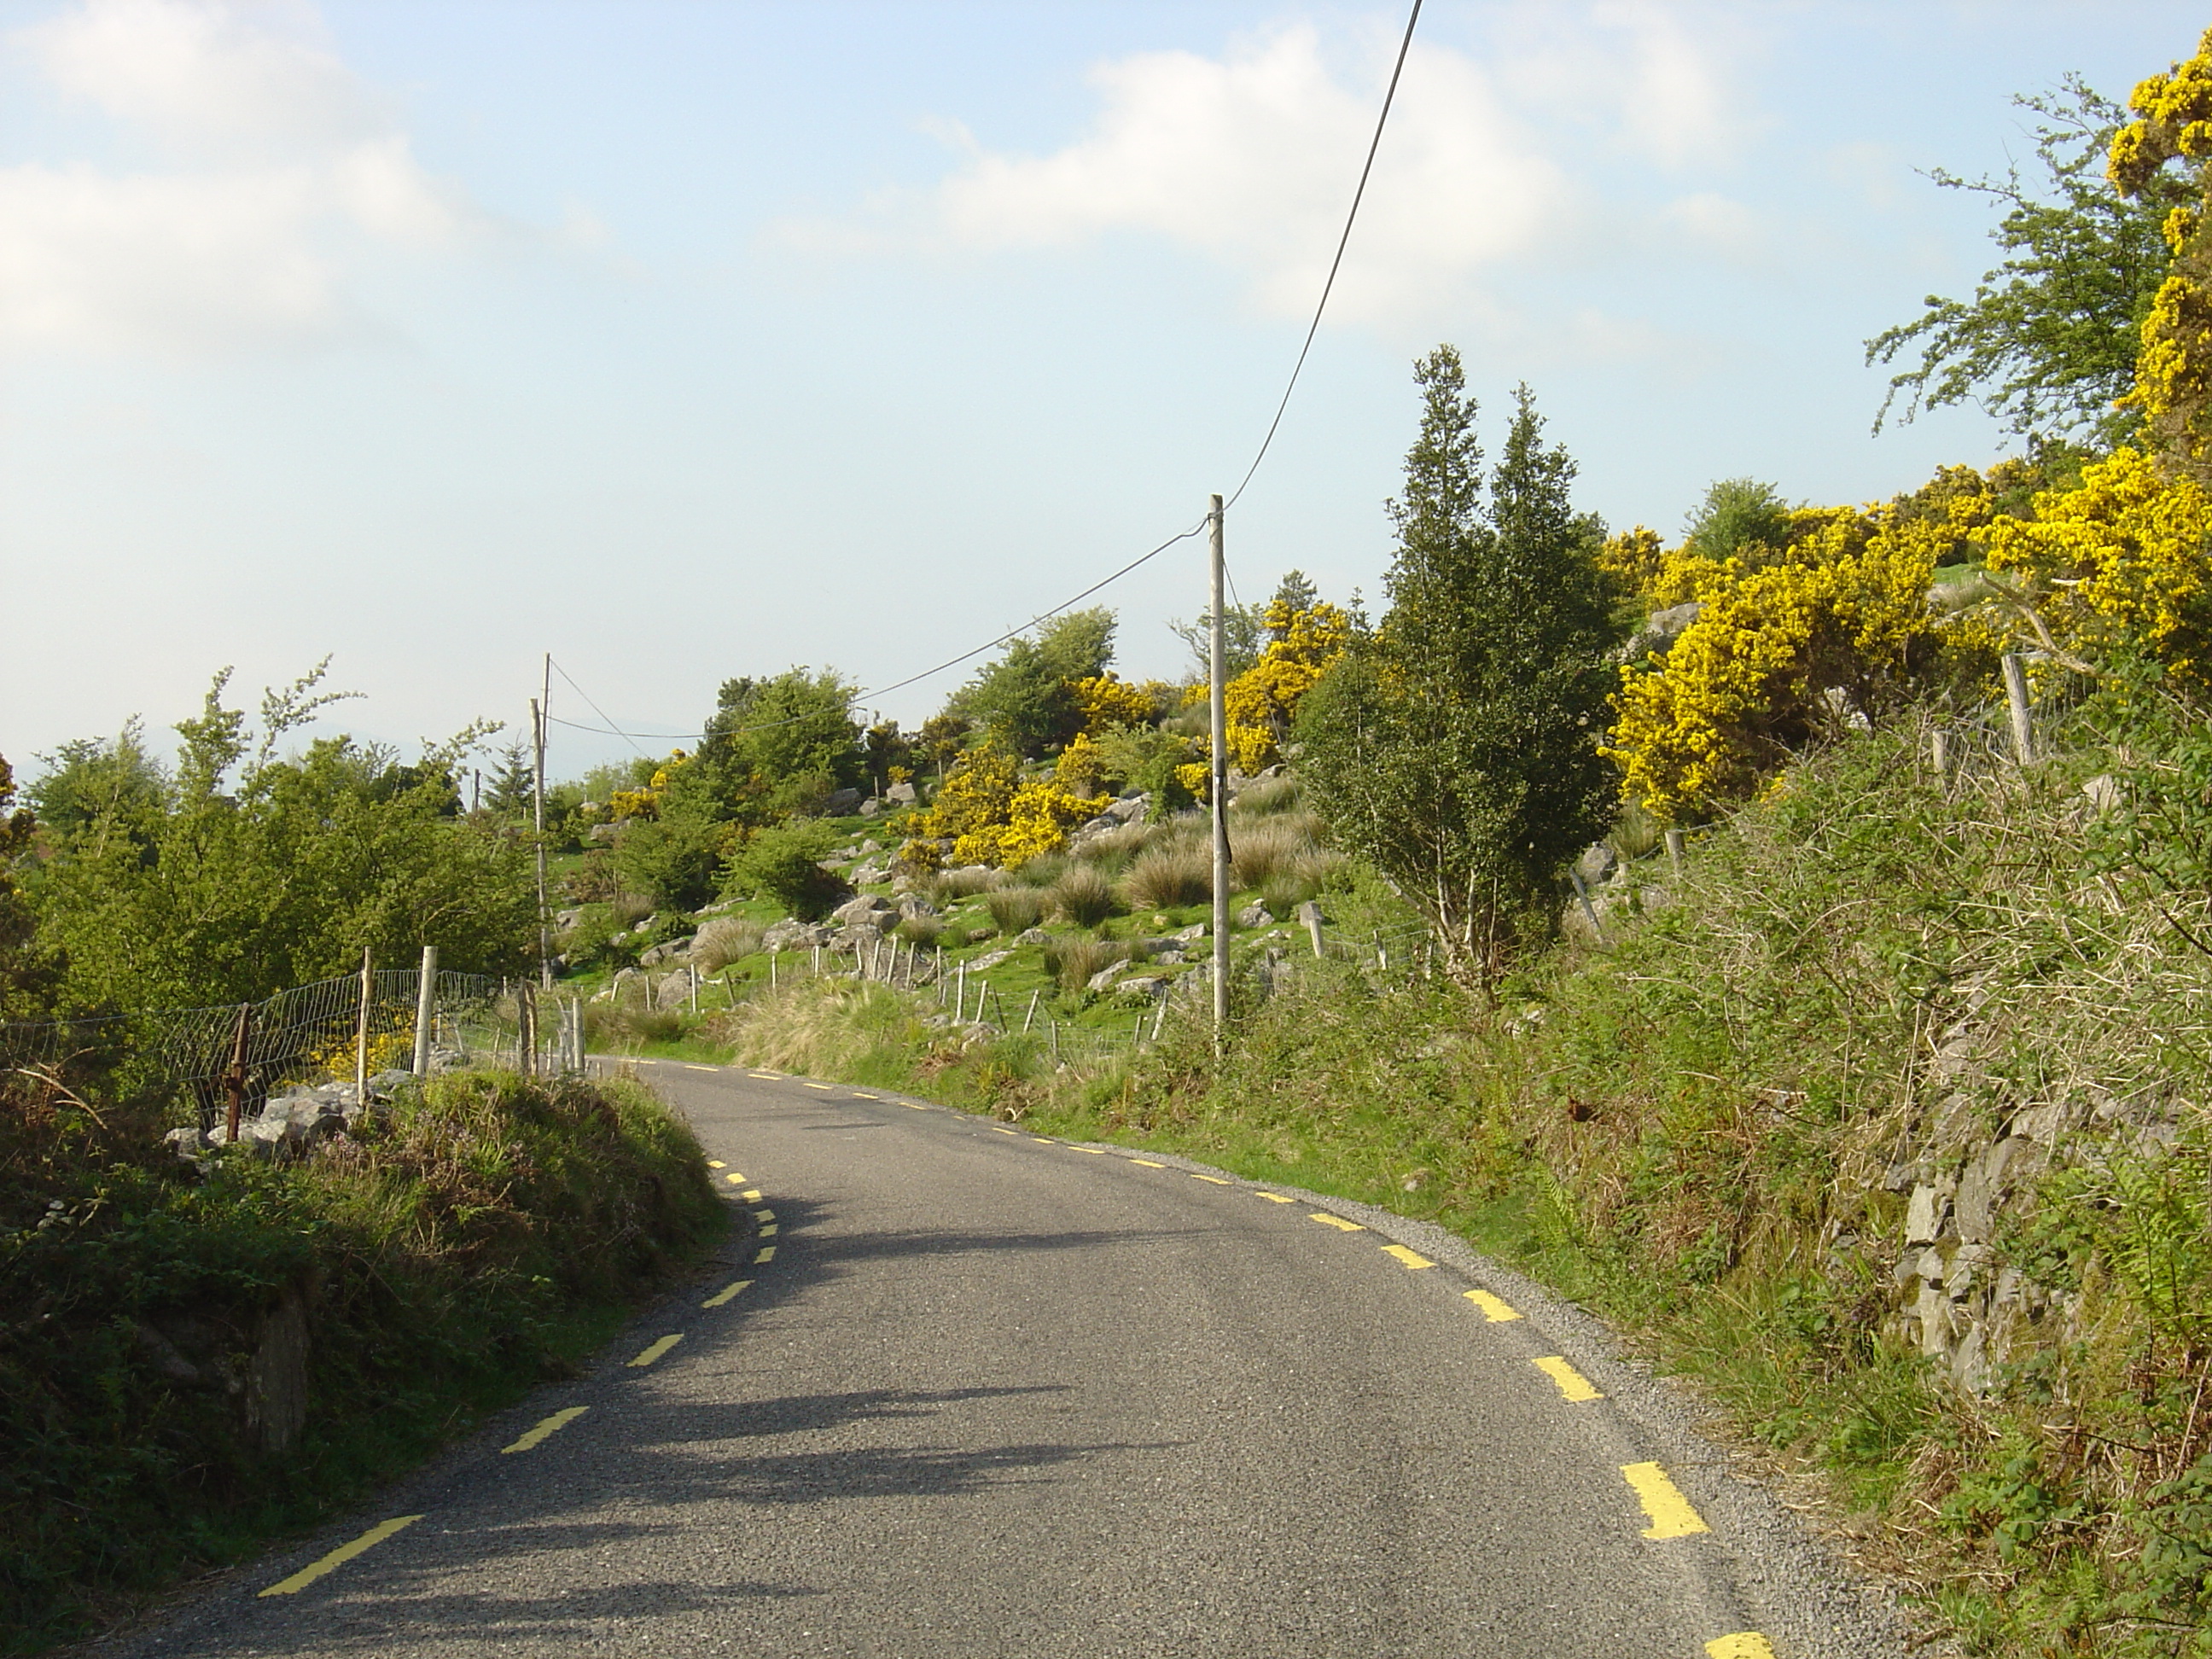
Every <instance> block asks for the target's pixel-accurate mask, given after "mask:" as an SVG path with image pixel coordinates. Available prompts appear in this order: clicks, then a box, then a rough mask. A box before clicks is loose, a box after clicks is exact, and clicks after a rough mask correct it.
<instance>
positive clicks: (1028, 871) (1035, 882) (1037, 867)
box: [1006, 853, 1068, 887]
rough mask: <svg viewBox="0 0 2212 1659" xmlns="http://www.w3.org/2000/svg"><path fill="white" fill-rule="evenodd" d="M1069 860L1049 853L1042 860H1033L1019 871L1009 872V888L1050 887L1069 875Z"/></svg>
mask: <svg viewBox="0 0 2212 1659" xmlns="http://www.w3.org/2000/svg"><path fill="white" fill-rule="evenodd" d="M1067 870H1068V860H1066V858H1065V857H1064V856H1062V855H1061V854H1058V853H1048V854H1046V855H1045V856H1044V857H1042V858H1037V859H1031V860H1030V861H1029V862H1028V863H1027V864H1024V866H1022V867H1021V868H1020V869H1018V870H1012V871H1009V872H1007V876H1006V881H1007V884H1008V885H1009V886H1020V887H1050V886H1051V885H1052V884H1054V882H1056V881H1058V880H1059V879H1060V878H1061V877H1062V876H1064V875H1066V873H1067Z"/></svg>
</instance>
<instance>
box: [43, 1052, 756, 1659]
mask: <svg viewBox="0 0 2212 1659" xmlns="http://www.w3.org/2000/svg"><path fill="white" fill-rule="evenodd" d="M159 1129H160V1126H159V1125H158V1124H157V1123H154V1122H149V1121H143V1120H141V1119H139V1118H137V1116H135V1115H133V1114H131V1113H130V1112H129V1111H127V1110H125V1109H122V1108H118V1107H109V1108H105V1109H100V1110H99V1111H94V1110H92V1109H87V1108H83V1107H82V1106H80V1105H78V1104H76V1103H73V1102H70V1101H68V1100H61V1101H58V1102H57V1101H53V1100H42V1099H40V1098H38V1097H34V1096H33V1095H31V1094H29V1093H27V1092H15V1093H10V1094H5V1095H0V1444H4V1445H5V1446H6V1448H7V1453H6V1455H5V1456H4V1457H3V1458H0V1651H4V1652H11V1653H13V1652H29V1651H33V1650H36V1649H37V1648H39V1647H40V1646H42V1645H44V1644H46V1643H48V1642H50V1641H53V1640H57V1639H60V1638H64V1637H66V1636H68V1635H70V1634H72V1633H75V1632H80V1631H82V1630H84V1629H86V1628H88V1626H96V1625H97V1624H99V1623H100V1622H102V1621H103V1620H104V1619H105V1618H106V1617H107V1616H109V1615H111V1614H112V1613H116V1612H118V1611H120V1610H123V1609H125V1608H127V1607H129V1606H130V1605H131V1603H132V1601H134V1600H135V1599H136V1598H137V1597H140V1596H142V1595H144V1594H145V1593H147V1592H149V1591H150V1590H153V1589H158V1588H160V1587H161V1585H162V1584H164V1583H167V1582H169V1581H170V1580H172V1579H173V1578H175V1577H178V1576H179V1575H181V1574H186V1573H190V1572H191V1571H195V1570H198V1569H201V1568H204V1567H206V1566H209V1565H215V1564H219V1563H222V1562H224V1561H227V1560H229V1559H234V1558H236V1557H238V1556H240V1555H241V1554H243V1553H246V1552H248V1551H250V1550H251V1549H252V1548H253V1547H255V1546H256V1545H258V1543H259V1542H261V1541H264V1540H265V1539H267V1538H269V1537H270V1536H272V1535H276V1534H282V1533H284V1532H288V1531H291V1530H295V1529H296V1528H301V1527H305V1526H307V1525H310V1524H312V1523H313V1522H315V1521H316V1520H318V1519H319V1518H320V1517H321V1516H324V1515H325V1514H327V1513H329V1512H330V1511H331V1510H333V1509H334V1508H336V1507H337V1506H339V1505H341V1504H344V1503H345V1502H347V1501H349V1499H351V1498H356V1497H357V1496H358V1495H359V1494H361V1493H362V1492H366V1491H368V1490H369V1489H370V1488H371V1487H372V1486H374V1485H375V1484H376V1483H377V1482H379V1481H380V1480H387V1479H389V1478H391V1477H392V1475H393V1474H398V1473H399V1472H400V1471H402V1470H403V1469H404V1468H407V1467H409V1466H410V1465H411V1464H412V1463H414V1462H417V1461H419V1460H420V1459H421V1458H422V1456H424V1455H427V1454H428V1452H430V1451H431V1450H433V1449H435V1448H436V1447H437V1446H439V1445H440V1444H441V1443H444V1442H446V1441H447V1439H449V1438H451V1437H453V1436H454V1435H456V1434H459V1433H461V1432H463V1431H465V1430H466V1429H467V1428H468V1427H469V1426H470V1425H471V1424H472V1423H473V1422H474V1421H475V1420H476V1419H477V1417H478V1416H479V1415H481V1414H482V1413H484V1412H487V1411H490V1410H494V1409H496V1408H498V1407H501V1406H503V1405H505V1404H507V1402H509V1401H512V1400H513V1399H514V1398H516V1397H517V1396H518V1395H520V1394H521V1393H522V1392H523V1391H524V1390H525V1389H527V1388H529V1387H530V1386H531V1385H532V1384H533V1383H538V1382H539V1381H542V1380H544V1378H546V1377H548V1376H562V1375H566V1374H568V1370H569V1368H570V1367H571V1366H572V1365H573V1364H574V1363H575V1362H576V1361H577V1360H578V1359H579V1358H581V1357H582V1356H583V1355H585V1354H586V1353H588V1352H590V1351H591V1350H592V1348H593V1347H595V1346H597V1345H598V1344H599V1342H600V1341H602V1340H605V1338H606V1336H608V1335H609V1334H611V1332H612V1330H613V1328H614V1327H615V1326H616V1325H617V1323H618V1322H620V1321H621V1319H622V1318H623V1317H624V1316H625V1315H626V1314H627V1312H628V1311H629V1309H630V1308H631V1306H632V1305H633V1304H634V1303H635V1300H636V1299H637V1298H638V1297H639V1296H640V1295H641V1293H642V1292H644V1291H647V1289H649V1288H650V1287H651V1286H652V1285H653V1284H655V1283H656V1282H657V1280H658V1279H659V1277H660V1276H661V1275H663V1274H665V1273H666V1272H667V1271H668V1270H669V1269H671V1267H675V1266H677V1265H678V1264H680V1263H682V1262H684V1261H687V1260H689V1259H690V1258H691V1257H692V1256H694V1255H696V1253H697V1252H698V1251H700V1250H701V1249H703V1248H704V1247H705V1245H706V1244H707V1243H708V1242H709V1241H710V1240H711V1239H712V1238H714V1237H716V1236H717V1235H718V1234H719V1232H720V1230H721V1228H722V1227H723V1225H725V1221H724V1215H723V1210H722V1206H720V1204H719V1203H718V1201H717V1200H716V1199H715V1197H714V1192H713V1189H712V1188H711V1187H710V1185H709V1184H708V1178H707V1173H706V1168H705V1164H704V1160H703V1158H702V1155H701V1153H700V1151H699V1148H698V1146H697V1145H696V1142H695V1141H694V1140H693V1139H692V1138H691V1136H690V1132H689V1131H688V1130H687V1129H685V1128H684V1127H683V1125H682V1124H681V1123H680V1122H679V1121H678V1120H677V1119H676V1118H675V1117H673V1116H672V1115H671V1114H670V1113H669V1112H668V1111H667V1110H666V1109H664V1108H663V1107H662V1106H661V1105H660V1104H659V1103H658V1102H657V1101H655V1100H654V1099H653V1097H651V1096H650V1095H649V1094H648V1093H647V1092H646V1091H645V1090H643V1089H642V1088H641V1087H640V1086H638V1085H635V1084H628V1083H621V1082H611V1083H604V1084H601V1083H591V1082H585V1081H579V1080H571V1081H565V1082H561V1083H556V1084H550V1085H541V1084H535V1083H530V1082H526V1081H524V1080H523V1079H519V1078H515V1077H513V1076H511V1075H507V1074H501V1073H463V1074H459V1075H453V1076H448V1077H443V1078H440V1079H435V1080H433V1081H432V1082H431V1083H430V1084H429V1085H428V1087H427V1088H423V1089H419V1090H418V1089H415V1088H412V1087H410V1088H409V1089H407V1090H404V1091H402V1093H401V1095H400V1097H399V1098H398V1100H397V1102H396V1103H394V1104H393V1106H392V1109H391V1110H390V1111H389V1113H388V1114H386V1115H382V1116H381V1117H380V1118H364V1119H363V1120H362V1121H361V1123H359V1124H358V1125H356V1129H355V1132H354V1133H352V1134H350V1135H348V1136H341V1137H337V1138H336V1139H331V1140H330V1141H328V1142H326V1143H325V1144H324V1145H323V1146H320V1147H319V1148H318V1149H317V1150H316V1151H315V1152H313V1154H312V1155H311V1156H309V1157H308V1158H306V1159H304V1160H303V1161H301V1162H298V1163H294V1164H281V1165H280V1164H266V1163H262V1162H259V1161H257V1160H255V1159H252V1158H246V1157H243V1156H240V1157H235V1158H225V1159H223V1160H222V1161H221V1162H219V1163H216V1164H215V1165H214V1166H213V1168H212V1170H211V1171H210V1173H209V1174H208V1175H207V1176H205V1177H204V1178H202V1177H200V1176H196V1175H195V1174H194V1173H193V1172H192V1170H191V1169H190V1168H189V1167H188V1166H186V1165H185V1164H183V1163H182V1162H181V1161H179V1159H177V1158H174V1157H173V1156H172V1155H171V1154H170V1153H169V1152H168V1149H167V1147H166V1146H162V1145H161V1143H160V1141H159V1139H158V1135H159ZM302 1408H304V1417H303V1419H302V1417H301V1411H302Z"/></svg>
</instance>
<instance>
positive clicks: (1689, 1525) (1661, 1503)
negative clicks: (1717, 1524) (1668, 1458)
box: [1620, 1463, 1712, 1538]
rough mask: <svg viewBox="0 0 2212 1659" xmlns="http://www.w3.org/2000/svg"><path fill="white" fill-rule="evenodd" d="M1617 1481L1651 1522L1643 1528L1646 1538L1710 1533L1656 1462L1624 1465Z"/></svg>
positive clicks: (1678, 1488) (1701, 1519)
mask: <svg viewBox="0 0 2212 1659" xmlns="http://www.w3.org/2000/svg"><path fill="white" fill-rule="evenodd" d="M1620 1478H1621V1479H1622V1480H1626V1481H1627V1482H1628V1484H1629V1486H1631V1487H1632V1489H1633V1490H1634V1491H1635V1493H1636V1501H1637V1502H1638V1503H1639V1504H1643V1505H1644V1515H1645V1516H1646V1517H1647V1518H1648V1519H1649V1520H1650V1522H1651V1524H1650V1526H1648V1527H1646V1528H1644V1536H1645V1537H1646V1538H1689V1537H1692V1536H1694V1535H1695V1534H1699V1533H1701V1532H1711V1530H1712V1528H1711V1527H1709V1526H1707V1525H1706V1524H1705V1517H1704V1516H1700V1515H1699V1513H1698V1512H1697V1510H1693V1509H1692V1508H1691V1507H1690V1500H1689V1499H1688V1498H1685V1497H1683V1496H1682V1493H1681V1489H1680V1487H1678V1486H1675V1484H1674V1482H1673V1481H1672V1480H1668V1478H1667V1471H1666V1470H1664V1469H1662V1468H1660V1467H1659V1466H1658V1465H1657V1464H1656V1463H1623V1464H1622V1465H1621V1466H1620Z"/></svg>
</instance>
